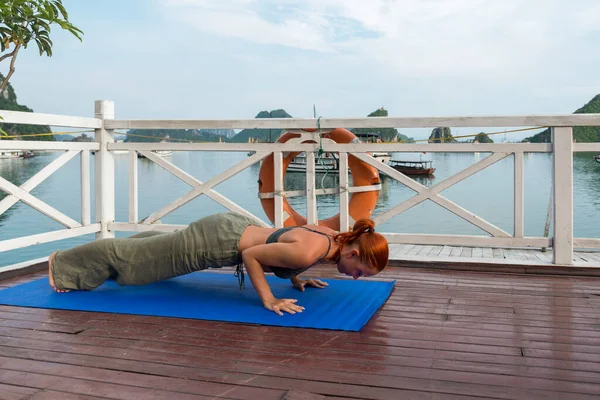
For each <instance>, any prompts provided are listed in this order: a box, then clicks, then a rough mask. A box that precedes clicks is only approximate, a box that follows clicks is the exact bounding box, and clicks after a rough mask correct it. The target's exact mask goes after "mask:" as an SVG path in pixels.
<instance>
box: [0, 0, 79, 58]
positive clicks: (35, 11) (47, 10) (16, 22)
mask: <svg viewBox="0 0 600 400" xmlns="http://www.w3.org/2000/svg"><path fill="white" fill-rule="evenodd" d="M53 24H54V25H58V26H59V27H60V28H61V29H64V30H66V31H68V32H70V33H71V34H72V35H73V36H75V37H76V38H77V39H79V40H82V36H83V31H81V29H79V28H77V27H76V26H75V25H73V24H72V23H71V22H70V21H69V14H68V13H67V10H66V9H65V7H64V6H63V4H62V0H5V1H3V2H2V4H0V50H1V51H2V52H4V51H6V50H10V49H11V48H12V47H16V46H17V45H19V44H21V45H22V46H23V47H24V48H26V47H27V45H28V44H29V43H30V42H31V41H34V42H35V44H36V45H37V47H38V50H39V52H40V55H42V54H46V55H47V56H48V57H51V56H52V46H53V43H52V40H51V39H50V32H51V25H53Z"/></svg>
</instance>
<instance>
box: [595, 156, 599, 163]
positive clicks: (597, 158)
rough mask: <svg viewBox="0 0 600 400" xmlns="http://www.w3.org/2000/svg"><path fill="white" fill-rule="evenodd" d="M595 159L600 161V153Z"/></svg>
mask: <svg viewBox="0 0 600 400" xmlns="http://www.w3.org/2000/svg"><path fill="white" fill-rule="evenodd" d="M594 160H596V162H598V163H600V154H598V155H597V156H594Z"/></svg>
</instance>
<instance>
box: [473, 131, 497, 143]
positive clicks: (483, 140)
mask: <svg viewBox="0 0 600 400" xmlns="http://www.w3.org/2000/svg"><path fill="white" fill-rule="evenodd" d="M474 141H476V142H478V143H494V141H493V140H492V139H491V138H490V137H489V136H488V135H486V134H485V133H483V132H480V133H478V134H477V136H475V139H474Z"/></svg>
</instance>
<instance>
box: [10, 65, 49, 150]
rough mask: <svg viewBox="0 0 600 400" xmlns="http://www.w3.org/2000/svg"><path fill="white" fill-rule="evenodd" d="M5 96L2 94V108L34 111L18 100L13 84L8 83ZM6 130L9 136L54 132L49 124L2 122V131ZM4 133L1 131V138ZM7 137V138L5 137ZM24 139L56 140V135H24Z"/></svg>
mask: <svg viewBox="0 0 600 400" xmlns="http://www.w3.org/2000/svg"><path fill="white" fill-rule="evenodd" d="M2 79H4V76H3V75H2V74H0V80H2ZM4 94H5V95H4V96H2V95H0V110H8V111H22V112H33V110H32V109H31V108H29V107H27V106H24V105H21V104H19V103H18V102H17V95H16V93H15V91H14V89H13V88H12V85H11V84H8V86H7V88H6V90H5V91H4ZM2 130H4V133H6V135H8V136H14V135H30V134H40V133H50V132H52V131H51V129H50V127H49V126H48V125H23V124H8V123H0V131H2ZM6 135H3V134H2V133H1V132H0V139H3V136H6ZM4 139H6V138H4ZM22 139H23V140H49V141H55V140H56V139H55V137H54V135H52V134H48V135H41V136H24V137H23V138H22Z"/></svg>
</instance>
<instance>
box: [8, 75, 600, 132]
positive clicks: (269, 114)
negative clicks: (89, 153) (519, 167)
mask: <svg viewBox="0 0 600 400" xmlns="http://www.w3.org/2000/svg"><path fill="white" fill-rule="evenodd" d="M2 79H4V75H2V74H1V73H0V80H2ZM0 110H9V111H23V112H33V110H32V109H31V108H29V107H27V106H25V105H22V104H19V103H18V101H17V95H16V93H15V90H14V89H13V87H12V85H11V84H10V83H8V86H7V87H6V88H5V89H4V90H3V91H2V92H1V93H0ZM587 113H600V94H599V95H596V96H595V97H594V98H593V99H592V100H590V101H589V102H588V103H587V104H586V105H584V106H583V107H581V108H580V109H578V110H576V111H575V114H587ZM387 116H388V110H386V109H385V108H384V107H381V108H378V109H377V110H375V111H373V112H372V113H370V114H369V115H367V117H373V118H376V117H387ZM255 118H292V116H291V115H290V114H288V113H287V112H286V111H285V110H283V109H276V110H272V111H264V110H263V111H260V112H259V113H258V114H256V116H255ZM0 128H2V129H3V130H4V131H6V133H7V134H8V135H10V136H20V135H27V134H42V133H47V134H46V135H41V136H33V137H32V136H22V137H18V138H19V139H22V140H47V141H56V140H59V141H75V142H80V141H93V134H92V135H86V134H83V135H56V136H55V135H53V134H51V133H50V132H52V131H51V129H50V127H49V126H47V125H44V126H39V125H17V124H9V123H2V122H0ZM348 129H349V130H350V131H351V132H353V133H355V134H357V135H369V134H373V135H374V136H375V137H379V138H380V139H381V141H383V142H403V143H414V142H415V140H414V139H413V138H411V137H408V136H406V135H404V134H402V133H400V132H398V130H397V129H395V128H348ZM282 133H283V130H282V129H243V130H241V131H240V132H238V133H236V132H235V130H233V129H130V130H128V131H127V133H126V134H125V135H118V136H117V135H115V139H116V140H124V141H125V142H160V141H162V140H165V138H168V139H167V140H172V141H175V142H223V143H248V142H261V143H269V142H274V141H276V140H277V138H278V137H279V136H280V135H281V134H282ZM573 136H574V140H575V141H577V142H580V143H584V142H600V127H592V126H582V127H575V128H573ZM1 138H2V137H1V136H0V139H1ZM550 139H551V138H550V130H549V129H546V130H545V131H543V132H541V133H538V134H537V135H534V136H531V137H528V138H526V139H523V142H531V143H549V142H550ZM429 142H430V143H456V142H457V141H456V139H455V138H454V137H453V136H452V133H451V129H450V128H449V127H438V128H435V129H433V131H432V132H431V135H430V136H429ZM466 142H479V143H493V142H494V141H493V140H492V139H491V138H490V137H489V136H488V135H486V134H485V133H483V132H481V133H479V134H477V135H476V136H475V138H474V139H472V140H467V141H466Z"/></svg>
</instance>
